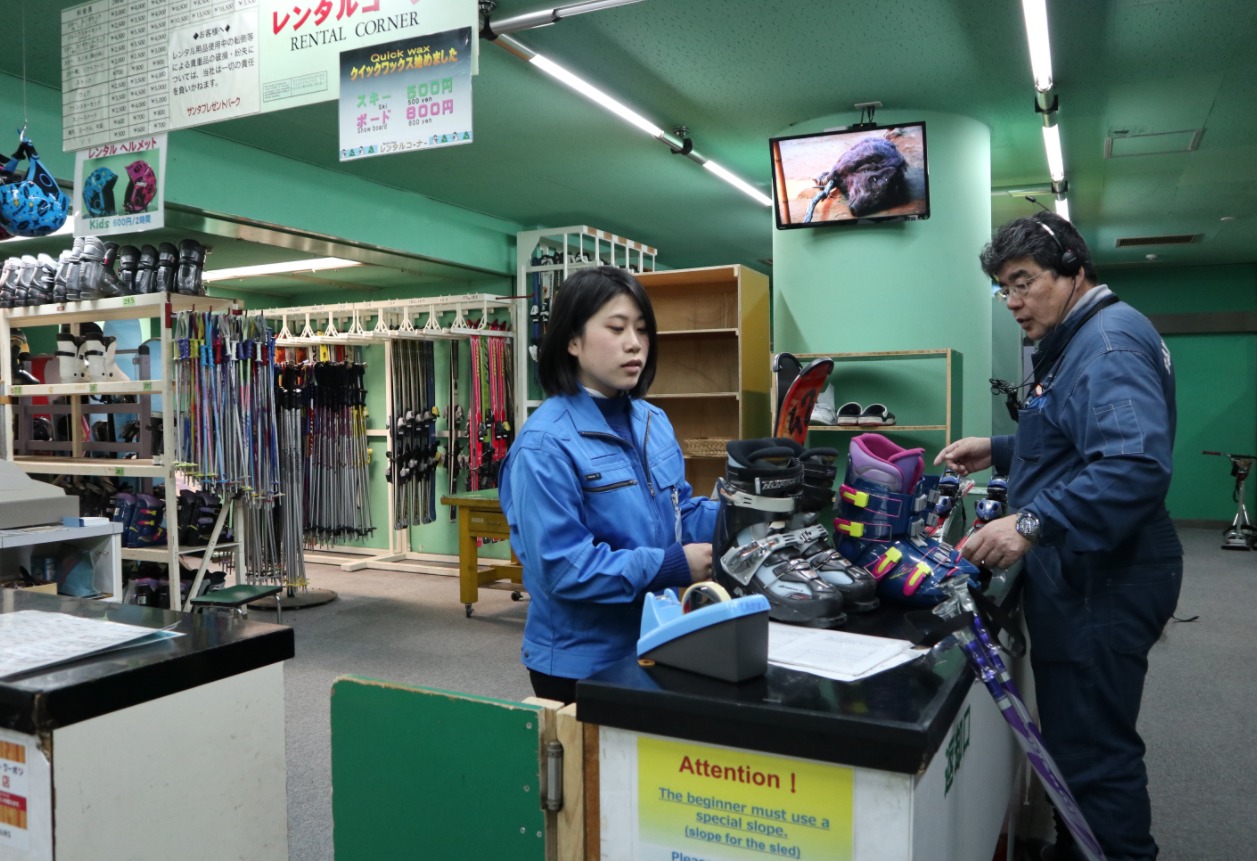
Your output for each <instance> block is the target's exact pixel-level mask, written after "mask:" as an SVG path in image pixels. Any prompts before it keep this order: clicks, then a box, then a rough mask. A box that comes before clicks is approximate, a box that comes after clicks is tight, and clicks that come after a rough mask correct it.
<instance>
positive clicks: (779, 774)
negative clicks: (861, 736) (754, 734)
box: [636, 736, 854, 861]
mask: <svg viewBox="0 0 1257 861" xmlns="http://www.w3.org/2000/svg"><path fill="white" fill-rule="evenodd" d="M853 779H854V776H853V772H852V770H851V769H850V768H845V767H843V766H838V765H829V764H826V763H820V762H810V761H805V760H797V759H790V758H785V757H774V756H766V755H763V754H756V753H751V752H749V751H740V750H733V749H727V748H716V747H709V746H706V745H700V744H696V743H693V742H679V741H671V740H668V739H660V738H653V737H649V736H642V737H640V738H638V740H637V780H638V784H637V786H638V799H637V802H638V850H639V851H638V853H637V856H636V857H637V858H639V859H645V861H746V859H748V858H754V857H762V856H770V857H778V858H796V859H807V861H851V859H852V857H853V849H852V810H853Z"/></svg>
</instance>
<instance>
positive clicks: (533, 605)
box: [498, 390, 718, 679]
mask: <svg viewBox="0 0 1257 861" xmlns="http://www.w3.org/2000/svg"><path fill="white" fill-rule="evenodd" d="M630 422H631V426H632V432H633V439H634V442H635V444H636V447H634V446H630V445H629V443H628V442H627V441H626V440H624V439H622V438H621V437H619V436H617V435H616V433H615V432H614V431H613V430H611V427H610V426H609V425H608V424H607V421H606V419H605V418H604V417H603V415H602V413H601V412H600V411H599V409H598V407H597V405H595V404H594V402H593V399H592V398H591V397H590V396H589V394H588V393H587V392H585V391H584V390H581V391H579V392H577V393H576V394H574V395H556V396H552V397H549V398H547V399H546V400H545V401H543V402H542V404H541V406H540V407H539V408H538V409H537V411H536V412H535V413H533V414H532V415H531V416H529V418H528V421H527V422H526V423H525V424H524V426H523V429H522V431H521V432H520V434H519V436H518V438H517V439H516V440H515V442H514V444H513V445H512V446H511V450H510V452H509V453H508V454H507V456H506V460H505V461H503V463H502V469H501V472H500V474H499V479H498V488H499V491H498V496H499V499H500V500H501V505H502V511H503V513H504V514H505V515H506V519H507V522H508V523H509V524H510V527H511V546H512V547H513V548H514V550H515V553H516V555H518V556H519V560H520V562H521V563H522V564H523V568H524V585H525V587H526V588H527V589H528V594H529V601H530V603H529V606H528V620H527V622H526V624H525V626H524V641H523V645H522V647H521V649H520V657H521V660H522V661H523V663H524V665H525V666H527V667H529V668H530V669H534V670H537V671H539V672H542V673H546V674H548V675H552V676H560V677H563V678H572V679H581V678H585V677H587V676H590V675H592V674H594V673H596V672H598V671H599V670H601V669H603V668H604V667H607V666H609V665H610V664H613V663H615V662H616V661H618V660H620V659H621V658H624V657H626V656H628V655H633V654H636V647H637V638H638V635H639V632H640V627H641V615H642V605H643V603H644V601H645V595H646V593H647V592H648V591H652V590H658V589H663V588H666V587H668V586H684V585H688V583H689V576H688V573H687V574H686V576H685V578H684V580H681V581H679V582H661V581H662V580H667V579H668V578H667V577H662V578H661V577H659V576H658V575H659V573H660V566H661V564H662V563H663V558H664V550H665V549H666V548H667V547H669V546H671V545H672V544H674V543H678V542H679V543H681V544H688V543H693V542H709V541H711V539H712V533H713V532H714V530H715V523H716V511H717V508H718V506H717V504H716V503H715V502H712V501H710V500H707V499H705V498H703V497H694V496H693V494H692V490H691V488H690V485H689V484H688V483H687V482H686V480H685V465H684V464H685V462H684V459H683V458H682V456H681V449H680V446H679V445H678V444H677V441H676V437H675V435H674V433H673V430H672V425H671V423H670V422H669V421H668V418H667V416H666V415H665V414H664V412H663V410H661V409H659V408H658V407H656V406H653V405H651V404H648V403H646V402H645V401H640V400H635V401H634V402H633V404H632V407H631V410H630Z"/></svg>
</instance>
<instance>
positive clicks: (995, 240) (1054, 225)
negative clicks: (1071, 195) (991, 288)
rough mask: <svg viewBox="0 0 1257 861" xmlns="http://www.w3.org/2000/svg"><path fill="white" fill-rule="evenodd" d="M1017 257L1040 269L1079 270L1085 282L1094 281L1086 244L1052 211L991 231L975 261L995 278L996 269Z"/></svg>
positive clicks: (1071, 271)
mask: <svg viewBox="0 0 1257 861" xmlns="http://www.w3.org/2000/svg"><path fill="white" fill-rule="evenodd" d="M1071 253H1072V255H1073V258H1072V260H1066V262H1065V264H1062V262H1061V261H1062V258H1066V255H1068V254H1071ZM1018 257H1030V258H1032V259H1033V260H1034V262H1035V263H1037V264H1039V266H1040V267H1042V268H1043V269H1051V270H1052V271H1053V272H1058V273H1060V274H1061V275H1073V274H1074V273H1075V272H1077V271H1078V270H1079V269H1081V270H1082V272H1083V274H1084V275H1085V276H1086V278H1087V280H1088V281H1091V282H1095V281H1096V269H1095V263H1093V262H1092V260H1091V251H1090V250H1089V249H1088V248H1087V243H1086V242H1085V241H1083V238H1082V236H1081V234H1079V233H1078V231H1077V230H1076V229H1075V228H1074V225H1072V224H1070V223H1069V222H1068V221H1066V220H1065V219H1064V218H1061V217H1060V216H1059V215H1057V214H1056V213H1055V212H1040V213H1036V214H1035V215H1027V216H1024V217H1022V218H1017V219H1014V220H1013V221H1010V222H1008V223H1007V224H1005V225H1004V226H1003V227H1001V228H1000V229H999V230H997V231H996V232H995V236H994V237H992V239H991V241H990V242H989V243H988V244H987V246H986V247H985V248H983V249H982V253H981V254H980V255H978V260H979V261H980V262H981V263H982V271H983V272H985V273H986V274H987V276H988V277H989V278H990V279H991V280H992V281H997V280H999V270H1000V268H1001V267H1002V266H1003V265H1004V264H1005V263H1007V262H1008V261H1009V260H1016V259H1017V258H1018Z"/></svg>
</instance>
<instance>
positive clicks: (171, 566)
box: [0, 293, 244, 610]
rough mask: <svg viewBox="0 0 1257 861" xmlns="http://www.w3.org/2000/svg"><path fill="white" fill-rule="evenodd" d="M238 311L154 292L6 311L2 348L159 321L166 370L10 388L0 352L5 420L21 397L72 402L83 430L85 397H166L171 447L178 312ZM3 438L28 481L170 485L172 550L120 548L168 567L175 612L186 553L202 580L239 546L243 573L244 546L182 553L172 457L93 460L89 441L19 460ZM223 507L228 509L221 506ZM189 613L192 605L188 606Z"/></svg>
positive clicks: (0, 322) (221, 303)
mask: <svg viewBox="0 0 1257 861" xmlns="http://www.w3.org/2000/svg"><path fill="white" fill-rule="evenodd" d="M237 307H238V305H237V304H236V302H235V301H234V300H231V299H214V298H211V297H208V296H185V295H182V294H178V293H149V294H144V295H139V296H121V297H118V298H113V299H96V300H91V301H86V302H63V303H57V304H49V305H35V306H32V307H26V308H11V309H0V343H2V344H8V343H9V333H10V330H11V329H13V328H23V329H33V328H38V327H43V326H60V325H62V324H68V325H70V327H71V328H72V329H73V330H74V331H75V332H77V331H78V327H79V325H80V324H82V323H89V322H95V323H103V322H105V321H108V320H131V319H146V318H148V319H156V320H157V321H158V327H157V328H158V330H159V331H160V337H161V347H160V357H154V358H153V367H154V368H155V369H158V368H159V369H160V378H159V379H156V380H135V381H130V382H116V383H92V382H88V383H59V384H52V385H38V386H36V385H11V383H10V381H12V380H13V379H14V376H13V371H14V368H13V361H12V355H11V354H10V351H9V350H8V349H5V350H3V351H0V395H4V397H0V421H3V427H4V428H5V429H6V431H8V430H9V429H11V428H12V427H13V414H14V402H15V401H18V400H19V399H22V398H33V397H56V396H69V397H70V398H71V405H72V406H71V416H72V420H71V422H70V426H71V427H78V426H79V424H80V422H79V416H81V415H83V414H89V415H90V414H91V413H93V412H94V410H95V407H96V405H93V404H90V403H81V402H80V401H79V398H80V397H86V396H90V395H104V394H114V395H120V394H130V395H135V396H136V397H137V400H138V399H143V398H151V397H153V396H160V397H161V399H162V438H163V439H164V440H165V442H166V445H167V446H169V445H171V444H172V442H173V440H174V439H175V434H176V416H175V414H174V408H175V403H174V387H173V382H172V379H173V377H172V374H171V364H170V358H171V356H172V355H173V340H174V339H173V334H172V331H171V322H172V320H173V317H174V315H175V313H177V312H179V311H189V310H200V311H207V310H208V311H226V310H229V309H235V308H237ZM135 411H136V412H139V405H138V404H137V406H136V410H135ZM3 436H4V450H3V456H4V458H5V459H6V460H9V461H12V462H13V463H14V464H15V465H16V466H17V467H18V468H20V469H22V470H23V471H25V472H26V473H27V474H28V475H102V476H112V477H118V478H139V479H152V480H154V481H157V480H160V481H162V482H163V484H164V487H165V499H166V518H167V525H168V528H167V533H166V534H167V538H168V541H167V544H166V546H164V547H148V548H121V553H120V556H121V558H122V559H145V560H150V561H155V562H164V563H166V566H167V570H168V572H169V575H170V579H171V581H172V582H171V588H170V590H169V593H170V609H172V610H178V609H180V607H181V602H180V590H179V586H178V581H179V578H180V570H181V566H180V564H179V557H180V556H182V555H184V554H187V553H197V554H199V555H200V556H201V559H202V563H201V565H200V571H199V572H198V582H199V577H200V576H201V575H203V574H204V572H205V568H206V565H207V564H208V561H209V558H210V557H211V556H212V555H213V554H214V553H215V552H217V551H218V550H220V549H225V548H226V547H228V546H232V547H234V548H235V550H236V553H237V556H238V559H237V566H236V570H237V572H238V573H239V572H242V571H243V570H244V569H243V566H242V565H241V562H242V561H243V558H242V551H241V549H240V548H239V546H238V545H217V544H216V545H214V546H211V547H192V548H188V547H180V546H179V536H178V532H179V530H178V528H177V526H176V527H175V528H169V527H170V525H171V524H174V523H175V522H176V520H177V517H178V511H179V491H178V488H177V487H176V482H175V472H176V470H175V467H174V466H173V465H172V464H171V463H170V462H169V459H168V458H166V459H163V458H161V457H148V458H105V457H88V456H87V452H86V451H85V450H84V448H83V442H82V441H81V440H79V439H77V437H76V439H75V440H74V441H73V442H67V443H66V444H65V445H66V446H69V448H70V452H71V453H70V456H68V457H67V456H42V455H24V456H16V455H15V454H14V440H13V434H12V433H11V432H6V433H4V434H3ZM223 504H224V506H227V505H229V504H230V501H229V500H224V501H223ZM184 609H190V605H188V606H187V607H184Z"/></svg>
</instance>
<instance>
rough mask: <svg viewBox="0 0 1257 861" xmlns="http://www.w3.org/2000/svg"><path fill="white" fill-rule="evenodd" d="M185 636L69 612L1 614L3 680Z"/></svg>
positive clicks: (20, 611) (22, 611) (0, 666)
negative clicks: (105, 652) (93, 655)
mask: <svg viewBox="0 0 1257 861" xmlns="http://www.w3.org/2000/svg"><path fill="white" fill-rule="evenodd" d="M181 636H183V635H182V634H180V633H178V632H175V631H168V630H163V629H159V628H145V627H142V626H140V625H124V624H122V623H120V622H106V621H105V620H103V619H81V618H79V617H78V616H71V615H69V614H68V613H47V612H44V611H41V610H19V611H18V612H16V613H0V679H2V678H5V677H7V676H12V675H16V674H18V673H25V672H28V671H30V670H34V669H38V668H40V667H48V666H52V665H53V664H60V663H63V662H65V661H73V660H76V659H77V658H83V657H86V656H88V655H92V654H96V653H97V652H103V651H107V650H109V649H116V648H119V647H122V646H136V645H141V644H142V643H146V642H151V641H153V640H158V639H166V638H169V637H181Z"/></svg>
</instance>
